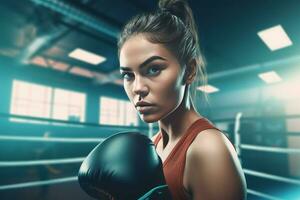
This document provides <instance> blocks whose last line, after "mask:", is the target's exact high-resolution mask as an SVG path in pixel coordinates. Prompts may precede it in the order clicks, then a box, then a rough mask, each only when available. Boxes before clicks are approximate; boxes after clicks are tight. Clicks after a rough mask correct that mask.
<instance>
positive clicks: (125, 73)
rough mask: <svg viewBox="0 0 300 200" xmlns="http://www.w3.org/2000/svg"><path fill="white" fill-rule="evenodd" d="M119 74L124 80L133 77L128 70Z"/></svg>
mask: <svg viewBox="0 0 300 200" xmlns="http://www.w3.org/2000/svg"><path fill="white" fill-rule="evenodd" d="M121 76H122V78H123V79H125V80H130V79H132V78H133V74H132V73H128V72H122V73H121Z"/></svg>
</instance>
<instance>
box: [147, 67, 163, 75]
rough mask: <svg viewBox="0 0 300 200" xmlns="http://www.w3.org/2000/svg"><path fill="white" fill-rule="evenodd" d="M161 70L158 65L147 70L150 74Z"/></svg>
mask: <svg viewBox="0 0 300 200" xmlns="http://www.w3.org/2000/svg"><path fill="white" fill-rule="evenodd" d="M160 71H161V70H160V69H159V68H158V67H150V68H148V70H147V74H149V75H157V74H159V72H160Z"/></svg>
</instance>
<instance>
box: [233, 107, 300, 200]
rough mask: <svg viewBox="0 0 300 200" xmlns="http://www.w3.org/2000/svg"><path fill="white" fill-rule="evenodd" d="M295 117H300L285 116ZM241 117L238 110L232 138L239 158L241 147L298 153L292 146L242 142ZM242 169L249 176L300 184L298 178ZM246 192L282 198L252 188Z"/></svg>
mask: <svg viewBox="0 0 300 200" xmlns="http://www.w3.org/2000/svg"><path fill="white" fill-rule="evenodd" d="M295 117H300V115H292V116H287V117H286V118H295ZM241 118H242V113H241V112H238V113H237V114H236V116H235V124H234V139H235V142H234V146H235V149H236V152H237V154H238V156H239V158H241V150H242V149H245V150H254V151H264V152H271V153H288V154H296V153H300V149H294V148H280V147H267V146H256V145H249V144H242V143H241V137H240V124H241ZM274 118H282V117H274ZM247 119H250V120H253V119H256V117H247ZM243 171H244V173H245V174H248V175H251V176H256V177H260V178H265V179H270V180H274V181H281V182H285V183H289V184H295V185H300V180H297V179H292V178H286V177H282V176H277V175H273V174H268V173H263V172H258V171H254V170H250V169H245V168H244V169H243ZM247 193H248V194H252V195H255V196H259V197H263V198H265V199H270V200H283V199H282V198H278V197H274V196H272V195H269V194H265V193H263V192H259V191H255V190H252V189H247Z"/></svg>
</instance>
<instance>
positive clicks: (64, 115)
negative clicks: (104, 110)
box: [52, 89, 85, 122]
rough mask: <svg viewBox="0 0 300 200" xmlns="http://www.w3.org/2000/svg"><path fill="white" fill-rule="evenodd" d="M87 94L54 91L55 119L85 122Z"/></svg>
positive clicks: (53, 116) (60, 90) (61, 90)
mask: <svg viewBox="0 0 300 200" xmlns="http://www.w3.org/2000/svg"><path fill="white" fill-rule="evenodd" d="M84 105H85V94H82V93H80V92H73V91H69V90H63V89H54V100H53V115H52V118H54V119H61V120H69V121H77V122H79V121H80V122H83V121H84V119H85V106H84Z"/></svg>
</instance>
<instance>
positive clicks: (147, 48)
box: [120, 35, 172, 67]
mask: <svg viewBox="0 0 300 200" xmlns="http://www.w3.org/2000/svg"><path fill="white" fill-rule="evenodd" d="M152 56H160V57H163V58H165V59H166V60H168V59H171V57H172V55H171V53H170V52H169V51H168V49H166V48H165V46H164V45H162V44H159V43H151V42H149V41H148V40H147V38H146V37H145V36H143V35H136V36H132V37H130V38H129V39H128V40H127V41H126V42H125V43H124V44H123V46H122V48H121V51H120V65H121V66H124V67H129V66H137V65H139V64H141V63H142V62H144V61H145V60H146V59H148V58H149V57H152Z"/></svg>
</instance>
